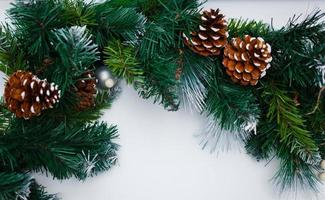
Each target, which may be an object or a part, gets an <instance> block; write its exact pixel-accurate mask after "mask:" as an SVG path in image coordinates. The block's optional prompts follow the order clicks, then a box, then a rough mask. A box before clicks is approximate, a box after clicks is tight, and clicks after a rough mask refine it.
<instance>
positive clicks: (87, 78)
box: [76, 71, 97, 111]
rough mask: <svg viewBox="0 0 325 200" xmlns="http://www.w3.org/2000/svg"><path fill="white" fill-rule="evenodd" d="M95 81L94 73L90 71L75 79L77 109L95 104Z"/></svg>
mask: <svg viewBox="0 0 325 200" xmlns="http://www.w3.org/2000/svg"><path fill="white" fill-rule="evenodd" d="M96 82H97V81H96V78H95V74H94V72H92V71H88V72H86V73H84V74H83V75H82V77H81V79H80V80H78V81H77V84H76V93H77V96H78V98H79V103H78V104H77V106H76V109H77V110H79V111H82V110H85V109H87V108H90V107H93V106H94V105H95V98H96V94H97V89H96Z"/></svg>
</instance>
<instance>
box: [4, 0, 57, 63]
mask: <svg viewBox="0 0 325 200" xmlns="http://www.w3.org/2000/svg"><path fill="white" fill-rule="evenodd" d="M61 11H62V4H60V3H58V1H57V0H48V1H43V0H28V1H27V2H26V1H24V0H18V1H16V3H14V4H12V8H11V9H10V10H9V16H10V19H11V21H12V24H13V25H14V26H15V34H16V37H17V38H18V40H19V41H20V43H21V44H23V47H24V50H25V51H27V52H28V53H29V54H30V55H32V56H35V59H36V61H38V62H39V63H40V62H41V61H42V60H43V58H44V57H47V56H49V55H50V51H51V49H52V48H53V46H51V43H50V40H51V39H52V37H51V31H52V30H53V29H55V28H60V27H62V26H63V22H62V21H61V18H60V17H59V16H60V13H61Z"/></svg>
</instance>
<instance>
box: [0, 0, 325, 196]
mask: <svg viewBox="0 0 325 200" xmlns="http://www.w3.org/2000/svg"><path fill="white" fill-rule="evenodd" d="M9 2H10V1H9V0H0V7H1V12H0V13H1V15H0V19H1V20H3V19H4V18H5V15H4V10H5V9H7V8H8V7H9ZM205 7H206V8H210V7H211V8H218V7H219V8H220V9H221V10H222V11H223V12H224V13H225V14H226V16H228V17H236V18H239V17H243V18H250V19H260V20H264V21H266V22H270V21H271V18H272V17H273V19H274V24H275V26H277V27H279V26H282V25H284V24H285V22H286V21H287V19H288V18H289V17H291V16H292V15H293V14H295V13H297V14H300V13H302V14H304V15H305V14H307V13H310V12H311V11H313V10H314V9H315V8H316V7H319V8H322V10H323V11H325V2H324V1H280V0H278V1H225V0H224V1H208V3H207V4H206V5H205ZM1 79H2V78H1ZM1 81H2V84H3V80H1ZM122 88H123V92H122V94H121V95H120V97H119V99H117V100H116V101H115V103H114V105H113V108H112V109H111V110H109V111H107V112H106V114H105V116H104V117H103V120H105V121H107V122H109V123H114V124H117V125H118V128H119V133H120V139H119V140H118V143H119V144H121V145H122V148H121V150H120V151H119V165H118V166H116V167H114V168H113V169H112V170H110V171H108V172H106V173H103V174H101V175H99V176H97V177H94V178H90V179H87V181H85V182H78V181H76V180H74V179H72V180H67V181H58V180H52V178H47V177H45V176H42V175H35V176H36V178H37V180H38V181H39V182H40V183H41V184H43V185H45V186H46V187H47V189H48V191H50V192H52V193H59V196H60V197H62V198H63V200H90V199H92V200H201V199H202V200H203V199H204V200H275V199H290V200H291V199H294V197H292V195H290V197H288V196H286V197H281V198H280V197H279V196H278V195H277V194H276V191H277V190H276V188H275V187H274V185H273V184H272V183H271V182H270V179H271V177H272V175H273V174H274V173H275V170H276V167H277V165H278V163H277V161H273V162H271V164H269V165H267V166H266V163H265V162H260V163H258V162H256V161H255V160H253V159H251V158H250V157H249V156H247V155H246V154H245V152H244V151H243V150H241V151H237V150H236V151H230V152H220V153H219V155H216V154H210V153H209V152H207V151H202V150H201V147H200V146H199V144H198V139H197V138H195V137H194V135H196V134H198V133H200V128H201V127H202V126H203V125H204V118H202V117H200V116H199V115H198V114H191V113H189V112H187V111H184V110H180V111H179V112H174V113H172V112H167V111H165V110H164V109H163V108H162V107H161V106H159V105H153V104H152V102H151V101H149V100H142V99H140V98H139V97H138V96H137V94H136V92H135V91H134V90H133V89H132V88H130V87H127V86H125V85H123V86H122ZM2 90H3V89H2V87H1V91H2ZM322 191H323V192H325V187H322ZM297 199H304V200H307V199H308V200H310V199H311V198H310V196H309V198H308V197H304V196H301V195H297ZM319 199H324V196H321V197H319Z"/></svg>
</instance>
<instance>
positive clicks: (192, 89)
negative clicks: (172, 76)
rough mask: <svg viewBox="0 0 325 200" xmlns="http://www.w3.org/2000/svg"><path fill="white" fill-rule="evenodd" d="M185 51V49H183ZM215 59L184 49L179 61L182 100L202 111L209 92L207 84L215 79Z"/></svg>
mask: <svg viewBox="0 0 325 200" xmlns="http://www.w3.org/2000/svg"><path fill="white" fill-rule="evenodd" d="M182 51H183V50H182ZM214 62H215V61H214V60H213V59H211V58H208V59H207V58H204V57H202V56H199V55H197V54H195V53H193V52H192V51H190V50H189V49H184V52H183V57H182V59H181V60H180V62H179V67H181V68H180V69H181V78H180V92H181V93H182V97H183V98H182V99H181V100H182V102H183V103H184V104H188V106H189V107H190V108H191V107H194V108H195V109H196V110H197V111H199V112H201V111H202V110H203V109H204V106H205V98H206V95H207V93H208V91H207V88H206V86H207V85H208V83H209V82H211V81H212V79H213V75H212V74H213V72H214Z"/></svg>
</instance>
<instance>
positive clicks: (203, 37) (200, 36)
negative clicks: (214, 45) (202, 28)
mask: <svg viewBox="0 0 325 200" xmlns="http://www.w3.org/2000/svg"><path fill="white" fill-rule="evenodd" d="M199 38H201V40H206V39H208V37H205V36H204V35H202V34H200V33H199Z"/></svg>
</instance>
